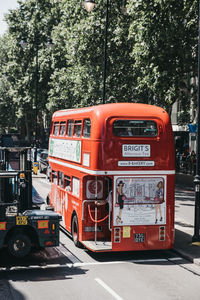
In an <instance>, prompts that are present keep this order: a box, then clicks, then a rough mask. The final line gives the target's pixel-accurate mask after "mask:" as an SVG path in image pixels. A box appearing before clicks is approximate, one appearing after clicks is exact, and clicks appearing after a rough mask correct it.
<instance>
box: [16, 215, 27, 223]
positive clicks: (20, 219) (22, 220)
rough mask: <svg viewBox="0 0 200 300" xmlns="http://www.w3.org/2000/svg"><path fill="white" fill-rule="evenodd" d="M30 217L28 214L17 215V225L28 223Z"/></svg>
mask: <svg viewBox="0 0 200 300" xmlns="http://www.w3.org/2000/svg"><path fill="white" fill-rule="evenodd" d="M27 224H28V218H27V216H17V217H16V225H27Z"/></svg>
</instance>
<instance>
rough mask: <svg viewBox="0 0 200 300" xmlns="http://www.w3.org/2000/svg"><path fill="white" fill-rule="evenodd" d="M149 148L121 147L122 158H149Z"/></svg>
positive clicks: (136, 145)
mask: <svg viewBox="0 0 200 300" xmlns="http://www.w3.org/2000/svg"><path fill="white" fill-rule="evenodd" d="M150 155H151V146H150V145H147V144H124V145H122V156H123V157H150Z"/></svg>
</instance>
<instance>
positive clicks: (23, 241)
mask: <svg viewBox="0 0 200 300" xmlns="http://www.w3.org/2000/svg"><path fill="white" fill-rule="evenodd" d="M30 151H31V149H30V148H28V147H0V249H1V248H3V247H7V248H8V251H9V253H10V254H11V255H13V256H15V257H24V256H26V255H27V254H28V253H29V252H30V251H31V248H32V247H38V248H40V247H52V246H58V245H59V222H60V219H61V216H60V215H59V214H57V213H55V212H54V211H49V210H41V209H40V208H38V207H35V205H34V204H33V201H32V171H31V169H32V166H31V156H30Z"/></svg>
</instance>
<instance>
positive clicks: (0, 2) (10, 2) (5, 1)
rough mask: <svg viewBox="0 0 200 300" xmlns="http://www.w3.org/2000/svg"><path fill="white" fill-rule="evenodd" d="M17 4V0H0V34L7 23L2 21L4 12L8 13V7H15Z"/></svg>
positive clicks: (3, 31)
mask: <svg viewBox="0 0 200 300" xmlns="http://www.w3.org/2000/svg"><path fill="white" fill-rule="evenodd" d="M17 6H18V4H17V0H0V35H2V34H4V33H5V32H6V30H7V24H6V22H5V21H3V19H4V14H6V13H8V11H9V9H15V8H16V7H17Z"/></svg>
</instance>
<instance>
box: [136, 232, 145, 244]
mask: <svg viewBox="0 0 200 300" xmlns="http://www.w3.org/2000/svg"><path fill="white" fill-rule="evenodd" d="M144 241H145V234H144V233H135V234H134V242H135V243H144Z"/></svg>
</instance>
